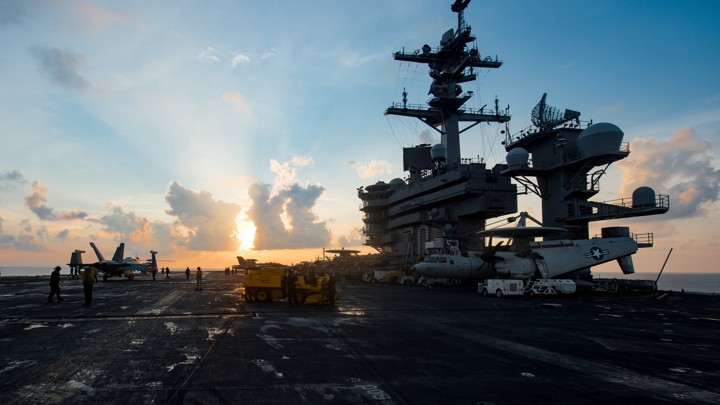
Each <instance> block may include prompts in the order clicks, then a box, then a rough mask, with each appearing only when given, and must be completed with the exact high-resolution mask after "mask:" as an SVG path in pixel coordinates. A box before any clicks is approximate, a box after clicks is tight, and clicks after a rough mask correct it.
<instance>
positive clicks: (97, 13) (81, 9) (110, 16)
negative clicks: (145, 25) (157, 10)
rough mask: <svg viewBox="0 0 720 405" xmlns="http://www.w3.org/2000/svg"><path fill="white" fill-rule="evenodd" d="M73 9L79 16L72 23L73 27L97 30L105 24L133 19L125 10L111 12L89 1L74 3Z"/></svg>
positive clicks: (101, 28) (100, 29)
mask: <svg viewBox="0 0 720 405" xmlns="http://www.w3.org/2000/svg"><path fill="white" fill-rule="evenodd" d="M73 9H74V11H75V12H76V14H77V15H78V16H79V17H80V19H79V21H77V22H76V23H75V24H74V25H73V28H80V29H81V30H90V31H92V32H99V31H102V30H103V29H104V28H105V27H106V26H108V25H110V24H113V23H116V22H132V21H134V18H133V17H132V16H130V14H128V13H126V12H113V11H110V10H108V9H105V8H102V7H100V6H98V5H97V4H93V3H89V2H82V3H75V4H74V5H73Z"/></svg>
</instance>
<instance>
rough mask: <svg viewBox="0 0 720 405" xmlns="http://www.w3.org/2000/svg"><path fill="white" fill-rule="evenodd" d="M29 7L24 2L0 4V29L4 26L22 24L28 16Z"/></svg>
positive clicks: (4, 2)
mask: <svg viewBox="0 0 720 405" xmlns="http://www.w3.org/2000/svg"><path fill="white" fill-rule="evenodd" d="M29 7H30V5H29V4H28V2H25V1H3V2H0V28H1V27H3V26H5V25H11V24H22V23H23V22H24V21H25V20H26V19H27V17H29V15H30V10H28V9H29Z"/></svg>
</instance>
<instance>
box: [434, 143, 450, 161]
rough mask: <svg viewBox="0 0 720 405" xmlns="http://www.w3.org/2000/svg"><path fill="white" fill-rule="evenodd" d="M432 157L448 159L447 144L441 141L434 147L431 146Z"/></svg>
mask: <svg viewBox="0 0 720 405" xmlns="http://www.w3.org/2000/svg"><path fill="white" fill-rule="evenodd" d="M430 157H431V158H432V160H438V159H441V160H445V159H447V146H445V145H443V144H441V143H436V144H435V145H433V147H432V148H430Z"/></svg>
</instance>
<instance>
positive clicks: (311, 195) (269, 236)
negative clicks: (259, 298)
mask: <svg viewBox="0 0 720 405" xmlns="http://www.w3.org/2000/svg"><path fill="white" fill-rule="evenodd" d="M314 164H315V161H314V160H313V158H311V157H308V156H294V157H293V158H292V159H291V160H290V161H288V162H283V163H280V162H278V161H276V160H270V170H271V171H272V172H273V173H275V183H274V187H273V186H271V185H269V184H261V183H255V184H253V185H251V186H250V188H249V189H248V195H249V196H250V199H251V200H252V207H250V208H249V209H248V211H247V217H248V219H249V220H250V221H252V222H253V223H254V224H255V228H256V230H255V239H254V243H253V244H254V246H255V249H258V250H264V249H268V250H272V249H298V248H310V247H322V246H325V245H327V244H328V242H329V241H330V230H329V229H328V227H327V224H326V223H325V222H323V221H320V220H319V219H318V217H317V216H316V215H315V214H314V213H313V208H314V206H315V204H316V203H317V200H318V198H320V196H321V195H322V193H323V192H324V191H325V188H324V187H322V186H319V185H308V186H306V187H303V186H301V185H299V184H298V181H297V179H296V168H301V167H305V166H312V165H314Z"/></svg>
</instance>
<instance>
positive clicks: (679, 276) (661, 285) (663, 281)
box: [0, 266, 720, 294]
mask: <svg viewBox="0 0 720 405" xmlns="http://www.w3.org/2000/svg"><path fill="white" fill-rule="evenodd" d="M203 270H204V271H222V269H212V268H207V269H203ZM51 272H52V268H51V267H2V266H0V277H10V276H28V277H37V276H48V277H49V276H50V273H51ZM180 272H181V269H180V268H178V269H176V270H171V273H170V274H173V273H180ZM60 274H61V275H64V276H69V275H70V268H68V267H67V266H63V268H62V270H60ZM593 275H594V276H595V277H597V278H617V279H631V280H655V279H657V277H658V274H657V273H635V274H630V275H624V274H622V273H621V272H619V271H618V272H597V273H593ZM658 289H660V290H664V291H681V290H685V292H695V293H704V294H720V272H718V273H669V272H663V274H662V275H661V276H660V280H658Z"/></svg>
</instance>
